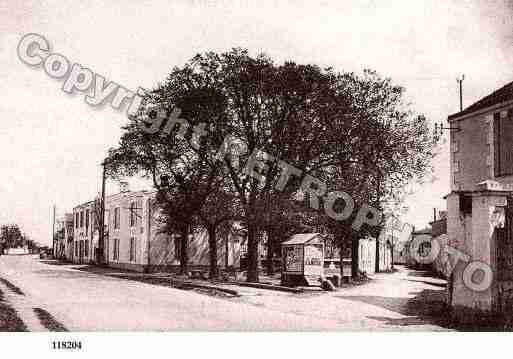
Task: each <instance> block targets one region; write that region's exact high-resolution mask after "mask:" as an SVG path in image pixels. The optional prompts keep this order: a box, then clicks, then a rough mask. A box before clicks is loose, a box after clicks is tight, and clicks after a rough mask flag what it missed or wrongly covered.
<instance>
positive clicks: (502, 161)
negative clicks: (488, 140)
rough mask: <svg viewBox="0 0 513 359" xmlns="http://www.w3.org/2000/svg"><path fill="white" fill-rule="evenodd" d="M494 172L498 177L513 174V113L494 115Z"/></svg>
mask: <svg viewBox="0 0 513 359" xmlns="http://www.w3.org/2000/svg"><path fill="white" fill-rule="evenodd" d="M493 137H494V157H495V158H494V162H495V163H494V172H495V176H496V177H500V176H507V175H511V174H513V113H512V111H511V110H510V111H508V114H507V116H505V117H501V115H500V113H499V112H497V113H495V114H494V115H493Z"/></svg>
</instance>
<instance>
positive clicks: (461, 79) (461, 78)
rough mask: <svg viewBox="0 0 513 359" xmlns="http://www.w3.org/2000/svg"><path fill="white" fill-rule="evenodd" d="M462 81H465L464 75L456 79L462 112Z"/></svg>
mask: <svg viewBox="0 0 513 359" xmlns="http://www.w3.org/2000/svg"><path fill="white" fill-rule="evenodd" d="M463 80H465V75H464V74H461V76H460V77H458V78H457V79H456V81H457V82H458V84H459V85H460V111H463Z"/></svg>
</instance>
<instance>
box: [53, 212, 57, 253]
mask: <svg viewBox="0 0 513 359" xmlns="http://www.w3.org/2000/svg"><path fill="white" fill-rule="evenodd" d="M52 245H53V255H54V257H55V256H56V255H57V248H56V246H55V204H54V205H53V219H52Z"/></svg>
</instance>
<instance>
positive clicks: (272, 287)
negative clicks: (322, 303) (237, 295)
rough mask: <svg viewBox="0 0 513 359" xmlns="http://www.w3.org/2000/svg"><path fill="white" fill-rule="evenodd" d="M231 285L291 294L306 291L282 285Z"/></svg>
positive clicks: (245, 283)
mask: <svg viewBox="0 0 513 359" xmlns="http://www.w3.org/2000/svg"><path fill="white" fill-rule="evenodd" d="M230 284H233V285H239V286H241V287H252V288H258V289H269V290H277V291H281V292H289V293H303V291H304V290H303V289H300V288H291V287H283V286H281V285H272V284H263V283H248V282H231V283H230Z"/></svg>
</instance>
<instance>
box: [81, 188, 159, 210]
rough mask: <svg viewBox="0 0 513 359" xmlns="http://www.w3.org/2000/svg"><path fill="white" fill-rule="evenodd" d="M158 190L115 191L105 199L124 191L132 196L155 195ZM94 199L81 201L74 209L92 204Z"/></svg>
mask: <svg viewBox="0 0 513 359" xmlns="http://www.w3.org/2000/svg"><path fill="white" fill-rule="evenodd" d="M156 192H157V191H148V190H144V189H143V190H140V191H127V192H118V193H114V194H111V195H109V196H105V199H106V200H107V199H111V198H113V197H116V196H119V195H120V194H124V193H127V194H130V195H131V196H136V195H137V194H149V195H153V194H155V193H156ZM94 201H95V200H94V199H93V200H92V201H87V202H84V203H81V204H78V205H76V206H75V207H73V210H75V209H76V208H79V207H84V206H87V205H90V204H92V203H94Z"/></svg>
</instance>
